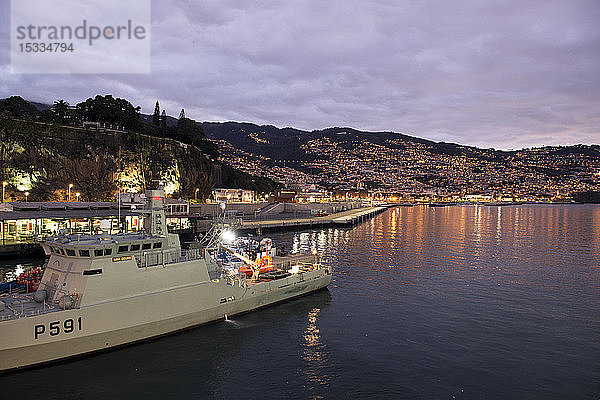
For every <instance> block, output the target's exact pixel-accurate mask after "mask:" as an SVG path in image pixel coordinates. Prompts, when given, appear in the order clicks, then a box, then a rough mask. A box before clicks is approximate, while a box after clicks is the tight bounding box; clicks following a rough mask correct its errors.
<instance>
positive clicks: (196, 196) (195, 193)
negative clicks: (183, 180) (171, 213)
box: [194, 188, 200, 202]
mask: <svg viewBox="0 0 600 400" xmlns="http://www.w3.org/2000/svg"><path fill="white" fill-rule="evenodd" d="M199 190H200V189H198V188H196V190H194V200H196V202H197V201H198V191H199Z"/></svg>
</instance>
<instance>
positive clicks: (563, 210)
mask: <svg viewBox="0 0 600 400" xmlns="http://www.w3.org/2000/svg"><path fill="white" fill-rule="evenodd" d="M271 237H272V238H273V239H274V242H275V243H277V244H280V245H283V246H284V247H285V249H286V250H287V251H297V250H306V251H310V250H311V249H313V248H317V249H318V251H319V252H321V253H322V254H323V255H324V259H325V262H326V263H327V264H329V265H331V266H333V273H334V280H333V282H332V284H331V286H330V287H329V289H328V290H325V291H321V292H318V293H315V294H312V295H309V296H305V297H302V298H299V299H295V300H292V301H289V302H286V303H282V304H279V305H275V306H272V307H269V308H266V309H262V310H259V311H257V312H253V313H248V314H245V315H242V316H235V317H232V318H229V319H228V320H222V321H219V322H216V323H213V324H210V325H207V326H202V327H198V328H194V329H191V330H188V331H185V332H181V333H178V334H174V335H171V336H167V337H163V338H159V339H156V340H153V341H150V342H146V343H142V344H137V345H133V346H128V347H125V348H122V349H118V350H115V351H110V352H106V353H100V354H96V355H93V356H90V357H85V358H81V359H77V360H72V361H68V362H62V363H58V364H54V365H51V366H48V367H43V368H35V369H30V370H25V371H22V372H18V373H11V374H7V375H0V387H1V389H0V398H19V399H23V398H36V399H39V398H43V399H71V398H74V399H107V398H110V399H131V398H150V399H154V398H161V399H163V398H185V399H204V398H206V399H209V398H210V399H213V398H214V399H283V398H287V399H561V400H562V399H593V400H597V399H600V252H599V251H600V206H593V205H521V206H504V207H497V206H452V207H435V208H434V207H424V206H418V207H397V208H392V209H390V210H389V211H387V212H385V213H383V214H380V215H378V216H376V217H374V218H372V219H370V220H367V221H365V222H363V223H361V224H359V225H356V226H354V227H351V228H331V229H323V230H313V231H297V232H283V233H276V234H273V235H271ZM40 262H43V260H24V261H21V262H19V261H14V262H3V263H2V264H0V278H2V277H6V276H10V274H11V272H13V271H14V270H15V268H17V264H21V265H36V263H37V264H39V263H40ZM0 340H2V338H0Z"/></svg>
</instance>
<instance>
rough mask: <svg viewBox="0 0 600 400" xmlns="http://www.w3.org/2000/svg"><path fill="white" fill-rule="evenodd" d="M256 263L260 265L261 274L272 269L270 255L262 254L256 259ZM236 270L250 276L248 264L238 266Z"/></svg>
mask: <svg viewBox="0 0 600 400" xmlns="http://www.w3.org/2000/svg"><path fill="white" fill-rule="evenodd" d="M256 263H257V264H258V265H260V273H261V274H264V273H265V272H269V271H273V259H272V258H271V256H268V255H267V256H264V257H263V258H261V259H260V260H257V262H256ZM238 271H239V272H240V273H244V274H246V276H247V277H248V278H250V277H251V276H252V268H250V267H248V266H243V267H240V268H239V269H238Z"/></svg>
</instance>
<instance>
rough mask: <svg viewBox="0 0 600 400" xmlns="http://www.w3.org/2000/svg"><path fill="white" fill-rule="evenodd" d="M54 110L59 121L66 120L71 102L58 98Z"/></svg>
mask: <svg viewBox="0 0 600 400" xmlns="http://www.w3.org/2000/svg"><path fill="white" fill-rule="evenodd" d="M52 111H53V112H54V115H55V116H56V121H57V122H64V121H65V117H66V116H67V112H69V103H67V102H66V101H64V100H56V101H55V102H54V105H53V106H52Z"/></svg>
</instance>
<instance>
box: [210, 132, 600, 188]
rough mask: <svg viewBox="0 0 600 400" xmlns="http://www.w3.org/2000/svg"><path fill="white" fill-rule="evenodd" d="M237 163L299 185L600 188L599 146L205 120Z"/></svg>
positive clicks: (226, 156) (229, 159)
mask: <svg viewBox="0 0 600 400" xmlns="http://www.w3.org/2000/svg"><path fill="white" fill-rule="evenodd" d="M202 126H203V129H204V131H205V132H206V134H207V136H208V137H209V138H210V139H212V140H214V141H215V143H217V144H218V145H219V149H220V152H221V154H222V160H223V161H224V162H227V163H230V165H232V166H234V167H235V168H239V169H243V170H245V171H247V172H250V173H252V174H257V175H262V176H266V177H269V178H271V179H274V180H278V181H281V182H286V183H287V185H288V186H296V187H298V188H326V189H330V190H331V189H361V188H364V189H373V190H379V191H384V192H388V193H412V194H418V193H423V192H430V193H439V194H441V193H460V194H461V195H464V194H486V195H493V196H501V195H505V196H508V197H527V198H532V199H533V198H565V199H566V198H570V197H571V196H572V195H574V194H576V193H580V192H586V191H590V190H598V189H600V179H599V178H600V146H598V145H592V146H585V145H576V146H557V147H542V148H531V149H523V150H517V151H499V150H494V149H479V148H476V147H471V146H463V145H459V144H454V143H444V142H441V143H436V142H433V141H429V140H425V139H420V138H415V137H411V136H407V135H403V134H399V133H394V132H364V131H359V130H355V129H352V128H328V129H323V130H315V131H311V132H308V131H302V130H297V129H293V128H283V129H278V128H276V127H274V126H270V125H266V126H260V125H255V124H250V123H236V122H225V123H203V124H202Z"/></svg>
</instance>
